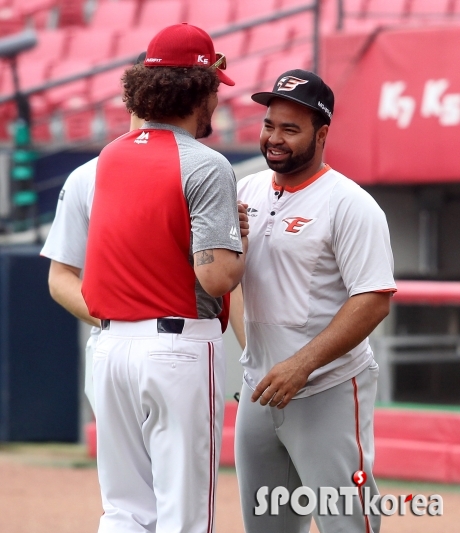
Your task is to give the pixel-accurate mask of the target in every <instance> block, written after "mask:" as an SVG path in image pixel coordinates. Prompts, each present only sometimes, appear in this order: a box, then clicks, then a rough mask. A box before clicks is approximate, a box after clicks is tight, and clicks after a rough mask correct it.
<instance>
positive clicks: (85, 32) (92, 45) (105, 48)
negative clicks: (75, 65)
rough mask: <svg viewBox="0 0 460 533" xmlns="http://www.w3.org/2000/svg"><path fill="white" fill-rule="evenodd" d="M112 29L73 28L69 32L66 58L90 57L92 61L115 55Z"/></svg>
mask: <svg viewBox="0 0 460 533" xmlns="http://www.w3.org/2000/svg"><path fill="white" fill-rule="evenodd" d="M115 38H116V33H115V32H114V30H111V29H109V30H104V29H92V28H88V29H87V28H75V29H73V30H72V31H71V33H70V40H69V47H68V54H67V58H68V59H73V60H77V61H79V60H85V59H87V58H91V60H92V61H94V62H101V61H103V60H104V59H105V60H107V59H110V58H111V57H113V56H114V55H115V42H116V41H115Z"/></svg>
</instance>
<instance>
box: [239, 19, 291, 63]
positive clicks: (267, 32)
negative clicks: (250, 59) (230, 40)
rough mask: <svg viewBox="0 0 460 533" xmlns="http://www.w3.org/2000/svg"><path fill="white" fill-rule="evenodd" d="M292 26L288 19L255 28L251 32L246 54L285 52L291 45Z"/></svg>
mask: <svg viewBox="0 0 460 533" xmlns="http://www.w3.org/2000/svg"><path fill="white" fill-rule="evenodd" d="M293 18H294V17H293ZM291 24H292V23H291V22H290V21H289V19H286V20H279V21H275V22H269V23H268V24H263V25H260V26H254V27H253V28H251V29H250V30H249V43H248V45H247V48H246V53H248V54H251V53H253V52H260V51H263V50H268V49H274V50H275V51H278V50H283V49H284V48H286V47H287V46H288V45H289V40H290V39H289V38H290V36H291Z"/></svg>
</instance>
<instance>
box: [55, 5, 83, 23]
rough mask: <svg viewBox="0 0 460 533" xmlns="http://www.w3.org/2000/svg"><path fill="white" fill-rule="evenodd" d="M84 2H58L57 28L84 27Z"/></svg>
mask: <svg viewBox="0 0 460 533" xmlns="http://www.w3.org/2000/svg"><path fill="white" fill-rule="evenodd" d="M85 5H86V0H58V12H59V27H60V28H65V27H67V26H85V25H86V20H85Z"/></svg>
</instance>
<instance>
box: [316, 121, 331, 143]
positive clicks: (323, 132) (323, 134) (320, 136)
mask: <svg viewBox="0 0 460 533" xmlns="http://www.w3.org/2000/svg"><path fill="white" fill-rule="evenodd" d="M328 132H329V126H328V125H327V124H324V125H323V126H321V128H320V129H319V130H318V131H317V132H316V142H317V143H318V144H320V145H321V146H324V145H325V143H326V138H327V134H328Z"/></svg>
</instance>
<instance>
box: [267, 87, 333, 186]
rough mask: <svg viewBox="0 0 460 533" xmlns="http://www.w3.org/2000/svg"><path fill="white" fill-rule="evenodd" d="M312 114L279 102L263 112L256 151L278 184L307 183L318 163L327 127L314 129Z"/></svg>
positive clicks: (300, 106)
mask: <svg viewBox="0 0 460 533" xmlns="http://www.w3.org/2000/svg"><path fill="white" fill-rule="evenodd" d="M314 117H315V114H314V111H311V110H310V109H309V108H308V107H305V106H302V105H300V104H296V103H295V102H291V101H288V100H284V99H282V98H274V99H273V100H272V101H271V102H270V105H269V107H268V109H267V114H266V116H265V119H264V126H263V128H262V132H261V134H260V149H261V151H262V154H263V155H264V157H265V159H266V161H267V165H268V166H269V167H270V168H271V169H272V170H274V171H275V172H276V174H277V175H279V176H278V178H279V179H277V182H278V183H279V182H280V181H281V182H285V183H279V184H289V185H292V186H295V185H297V184H299V183H302V182H303V181H305V180H307V179H309V178H310V177H311V176H312V175H314V174H315V173H316V172H317V170H318V169H319V167H320V165H321V163H322V156H323V147H324V142H325V140H326V136H327V132H328V129H329V128H328V126H327V125H322V126H321V127H319V128H315V126H314V120H312V119H314Z"/></svg>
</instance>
